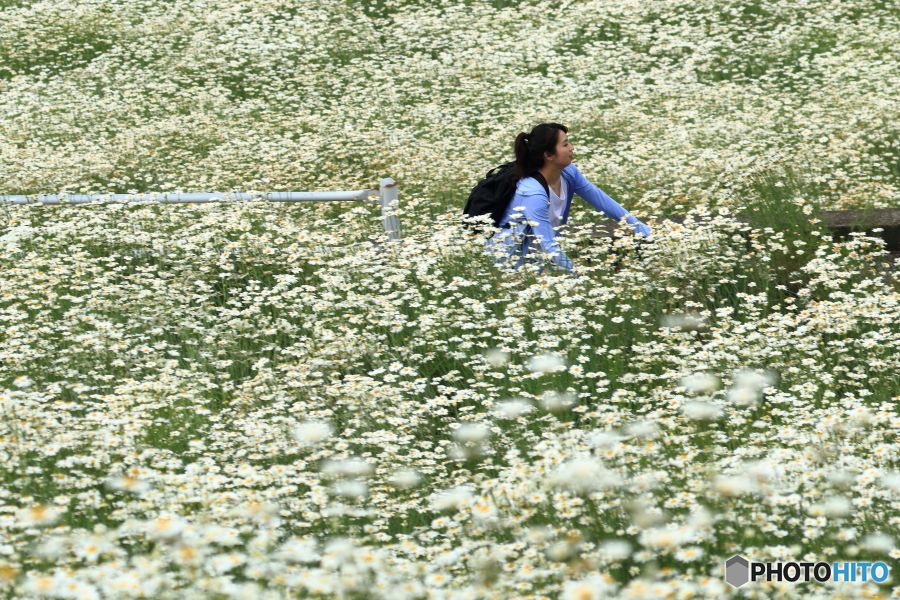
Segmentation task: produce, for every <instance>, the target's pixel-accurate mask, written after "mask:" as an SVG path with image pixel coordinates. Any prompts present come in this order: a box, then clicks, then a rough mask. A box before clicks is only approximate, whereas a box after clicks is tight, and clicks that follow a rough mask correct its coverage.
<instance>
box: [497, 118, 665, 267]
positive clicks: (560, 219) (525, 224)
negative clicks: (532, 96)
mask: <svg viewBox="0 0 900 600" xmlns="http://www.w3.org/2000/svg"><path fill="white" fill-rule="evenodd" d="M568 132H569V130H568V129H567V128H566V127H565V126H564V125H560V124H559V123H541V124H540V125H537V126H535V127H534V129H532V130H531V133H527V134H526V133H524V132H523V133H520V134H519V135H518V136H517V137H516V143H515V153H516V167H515V169H514V171H513V185H514V186H515V188H516V193H515V195H514V196H513V199H512V200H511V201H510V203H509V206H508V207H507V209H506V213H505V214H504V215H503V218H502V219H501V220H500V227H501V229H500V231H498V232H497V233H495V234H494V235H493V236H491V237H490V238H488V242H487V243H488V245H489V246H490V247H492V249H503V250H505V251H506V254H507V255H508V257H507V258H509V259H515V258H516V257H517V256H518V260H516V262H515V265H514V266H515V267H516V268H519V267H521V266H522V265H523V264H524V263H525V260H526V259H527V258H528V256H529V255H533V254H534V253H535V252H543V253H544V254H547V255H548V256H549V257H550V259H551V260H552V261H553V263H554V264H555V265H557V266H559V267H560V268H562V269H564V270H565V271H566V272H568V273H574V266H575V265H574V264H573V263H572V261H571V260H570V259H569V257H568V256H566V253H565V252H563V251H562V249H560V247H559V242H558V240H557V237H556V228H558V227H559V226H560V225H565V224H566V222H567V221H568V220H569V208H570V207H571V205H572V195H573V194H578V195H579V196H580V197H581V198H583V199H584V200H586V201H587V203H588V204H590V205H591V206H593V207H594V208H596V209H597V210H599V211H600V212H602V213H603V214H605V215H606V216H607V217H609V218H610V219H615V220H616V221H618V220H620V219H621V218H622V217H623V216H627V218H626V221H627V223H628V224H629V225H632V226H633V227H634V229H635V231H636V232H637V233H639V234H640V235H642V236H644V237H648V236H649V235H650V228H649V227H647V226H646V225H644V224H643V223H641V222H640V221H639V220H638V219H637V218H636V217H634V216H633V215H630V214H628V211H627V210H625V209H624V208H622V206H621V205H619V203H618V202H616V201H615V200H613V199H612V198H610V197H609V196H607V195H606V194H605V193H603V191H601V190H600V189H599V188H597V186H595V185H594V184H592V183H591V182H590V181H588V180H587V179H586V178H585V176H584V175H582V174H581V171H579V170H578V167H576V166H575V165H574V164H572V156H573V154H574V151H575V148H574V147H573V146H572V144H570V143H569V137H568V135H566V134H567V133H568ZM540 177H543V179H544V180H545V181H546V183H547V187H548V188H549V195H548V193H547V191H545V190H544V186H543V185H542V183H541V182H540V181H539V179H540ZM502 260H504V261H505V260H506V258H503V259H502Z"/></svg>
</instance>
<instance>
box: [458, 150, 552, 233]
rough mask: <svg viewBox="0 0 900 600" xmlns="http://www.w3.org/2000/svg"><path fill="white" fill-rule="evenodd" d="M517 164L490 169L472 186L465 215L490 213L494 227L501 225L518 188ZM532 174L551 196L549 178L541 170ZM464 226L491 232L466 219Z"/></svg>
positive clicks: (477, 230) (478, 230)
mask: <svg viewBox="0 0 900 600" xmlns="http://www.w3.org/2000/svg"><path fill="white" fill-rule="evenodd" d="M515 166H516V163H514V162H508V163H506V164H503V165H500V166H499V167H494V168H493V169H491V170H490V171H488V172H487V174H486V175H485V176H484V179H482V180H481V181H479V182H478V183H477V184H475V187H474V188H472V192H471V193H470V194H469V199H468V200H466V206H465V208H463V217H464V218H465V217H478V216H481V215H490V216H491V220H492V221H493V222H494V227H500V219H502V218H503V214H504V213H505V212H506V208H507V207H508V206H509V202H510V200H512V199H513V196H515V194H516V188H515V186H514V185H513V183H512V177H513V171H514V170H515ZM531 176H532V177H534V178H535V179H537V180H538V181H540V182H541V185H543V186H544V190H545V191H546V192H547V197H548V198H549V197H550V186H548V185H547V180H545V179H544V176H543V175H541V173H540V171H535V172H534V173H533V174H532V175H531ZM463 226H465V227H467V228H471V229H472V231H473V232H475V233H487V234H490V233H491V232H489V231H488V232H485V231H483V229H484V228H483V227H482V226H481V225H480V224H475V223H471V222H467V221H465V220H464V221H463Z"/></svg>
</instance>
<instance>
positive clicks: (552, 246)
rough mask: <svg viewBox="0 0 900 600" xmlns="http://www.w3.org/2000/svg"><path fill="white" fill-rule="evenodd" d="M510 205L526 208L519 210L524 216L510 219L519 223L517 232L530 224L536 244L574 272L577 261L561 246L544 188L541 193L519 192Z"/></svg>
mask: <svg viewBox="0 0 900 600" xmlns="http://www.w3.org/2000/svg"><path fill="white" fill-rule="evenodd" d="M510 206H511V207H512V208H513V209H515V208H516V207H523V208H524V209H525V210H523V211H517V212H520V214H522V217H520V218H518V219H512V220H511V221H510V224H512V223H517V224H518V226H517V227H515V231H516V233H517V234H518V235H522V234H523V232H524V230H525V227H523V225H530V226H531V231H532V233H533V234H534V236H535V246H537V247H539V248H540V250H541V252H543V253H545V254H547V255H548V256H550V260H551V261H553V264H555V265H557V266H558V267H560V268H562V269H565V271H566V272H567V273H574V268H575V263H573V262H572V260H571V259H570V258H569V257H568V256H567V255H566V253H565V252H563V251H562V249H561V248H560V247H559V240H557V239H556V232H555V231H553V227H552V226H551V225H550V199H549V198H548V197H547V195H546V194H545V193H543V190H542V191H541V192H540V193H536V194H532V195H528V196H526V195H523V194H520V193H518V192H517V193H516V195H515V196H513V199H512V201H511V202H510Z"/></svg>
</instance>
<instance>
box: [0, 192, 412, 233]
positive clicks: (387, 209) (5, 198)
mask: <svg viewBox="0 0 900 600" xmlns="http://www.w3.org/2000/svg"><path fill="white" fill-rule="evenodd" d="M398 198H399V194H398V190H397V182H396V181H394V180H393V179H391V178H390V177H387V178H385V179H382V180H381V181H379V182H378V189H368V190H355V191H346V192H271V193H268V194H263V193H259V194H253V193H201V194H167V193H146V194H65V195H55V194H38V195H37V196H13V195H0V204H114V203H116V204H122V203H129V202H148V201H150V202H154V201H155V202H161V203H163V204H204V203H207V202H218V201H222V200H237V201H250V200H267V201H269V202H340V201H353V200H355V201H362V202H370V203H372V204H380V205H381V220H382V222H383V223H384V232H385V234H387V237H388V240H399V239H400V238H401V233H400V219H399V218H397V215H395V214H393V213H394V211H395V210H396V209H397V207H396V201H397V199H398Z"/></svg>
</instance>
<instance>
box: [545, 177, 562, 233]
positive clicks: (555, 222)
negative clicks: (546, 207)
mask: <svg viewBox="0 0 900 600" xmlns="http://www.w3.org/2000/svg"><path fill="white" fill-rule="evenodd" d="M547 187H549V188H550V227H559V225H560V223H562V218H563V213H564V212H565V211H566V192H567V189H566V178H565V177H560V178H559V196H557V195H556V192H554V191H553V187H552V186H549V185H548V186H547Z"/></svg>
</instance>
